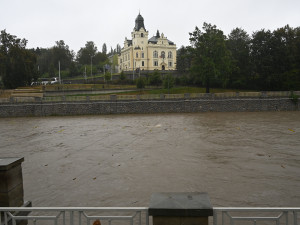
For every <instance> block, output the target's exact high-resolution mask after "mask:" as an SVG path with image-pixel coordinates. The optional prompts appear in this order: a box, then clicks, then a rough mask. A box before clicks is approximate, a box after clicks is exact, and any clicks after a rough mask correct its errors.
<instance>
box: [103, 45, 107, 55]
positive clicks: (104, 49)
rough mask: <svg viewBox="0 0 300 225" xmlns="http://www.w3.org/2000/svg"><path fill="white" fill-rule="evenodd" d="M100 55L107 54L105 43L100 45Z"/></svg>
mask: <svg viewBox="0 0 300 225" xmlns="http://www.w3.org/2000/svg"><path fill="white" fill-rule="evenodd" d="M102 53H103V54H105V55H106V53H107V47H106V44H105V43H104V44H103V45H102Z"/></svg>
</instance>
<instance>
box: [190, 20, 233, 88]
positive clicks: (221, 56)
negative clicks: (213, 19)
mask: <svg viewBox="0 0 300 225" xmlns="http://www.w3.org/2000/svg"><path fill="white" fill-rule="evenodd" d="M203 30H204V32H202V31H201V30H200V29H199V28H198V27H196V28H195V31H193V32H192V33H190V43H191V45H192V65H191V72H192V74H193V75H194V78H195V82H196V83H198V84H199V83H202V84H203V85H205V87H206V92H207V93H209V89H210V86H211V81H212V80H213V79H215V80H219V81H221V84H222V86H223V87H226V86H227V83H228V80H229V74H230V70H231V59H230V52H229V51H228V49H227V48H226V44H225V40H226V37H225V36H224V34H223V31H221V30H219V29H217V27H216V26H215V25H211V24H207V23H204V24H203Z"/></svg>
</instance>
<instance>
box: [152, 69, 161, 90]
mask: <svg viewBox="0 0 300 225" xmlns="http://www.w3.org/2000/svg"><path fill="white" fill-rule="evenodd" d="M149 84H150V85H155V86H159V85H161V84H162V79H161V77H160V73H159V72H158V71H157V70H156V71H155V72H154V73H153V74H151V75H150V76H149Z"/></svg>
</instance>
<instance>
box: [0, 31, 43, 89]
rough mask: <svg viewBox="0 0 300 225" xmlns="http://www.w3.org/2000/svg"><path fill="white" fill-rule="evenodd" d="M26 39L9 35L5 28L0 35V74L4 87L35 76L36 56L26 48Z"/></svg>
mask: <svg viewBox="0 0 300 225" xmlns="http://www.w3.org/2000/svg"><path fill="white" fill-rule="evenodd" d="M26 44H27V40H26V39H22V40H21V39H19V38H17V37H16V36H14V35H10V34H8V33H7V32H6V30H3V31H1V36H0V58H1V61H0V76H1V77H2V81H3V84H4V86H5V87H6V88H17V87H19V86H25V85H28V84H30V83H31V81H32V80H33V79H36V78H37V73H36V70H35V63H36V56H35V55H34V54H33V53H32V52H31V51H30V50H28V49H26Z"/></svg>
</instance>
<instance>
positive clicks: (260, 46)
mask: <svg viewBox="0 0 300 225" xmlns="http://www.w3.org/2000/svg"><path fill="white" fill-rule="evenodd" d="M273 47H274V46H273V43H272V32H271V31H270V30H267V31H266V30H264V29H262V30H260V31H257V32H255V33H253V35H252V40H251V63H252V70H253V71H252V76H253V78H252V79H253V80H254V82H255V84H256V86H255V87H254V88H256V89H261V90H271V89H273V88H274V86H273V85H274V81H275V80H276V78H275V77H274V73H273V66H274V61H273V56H272V54H273V50H272V49H273Z"/></svg>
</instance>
